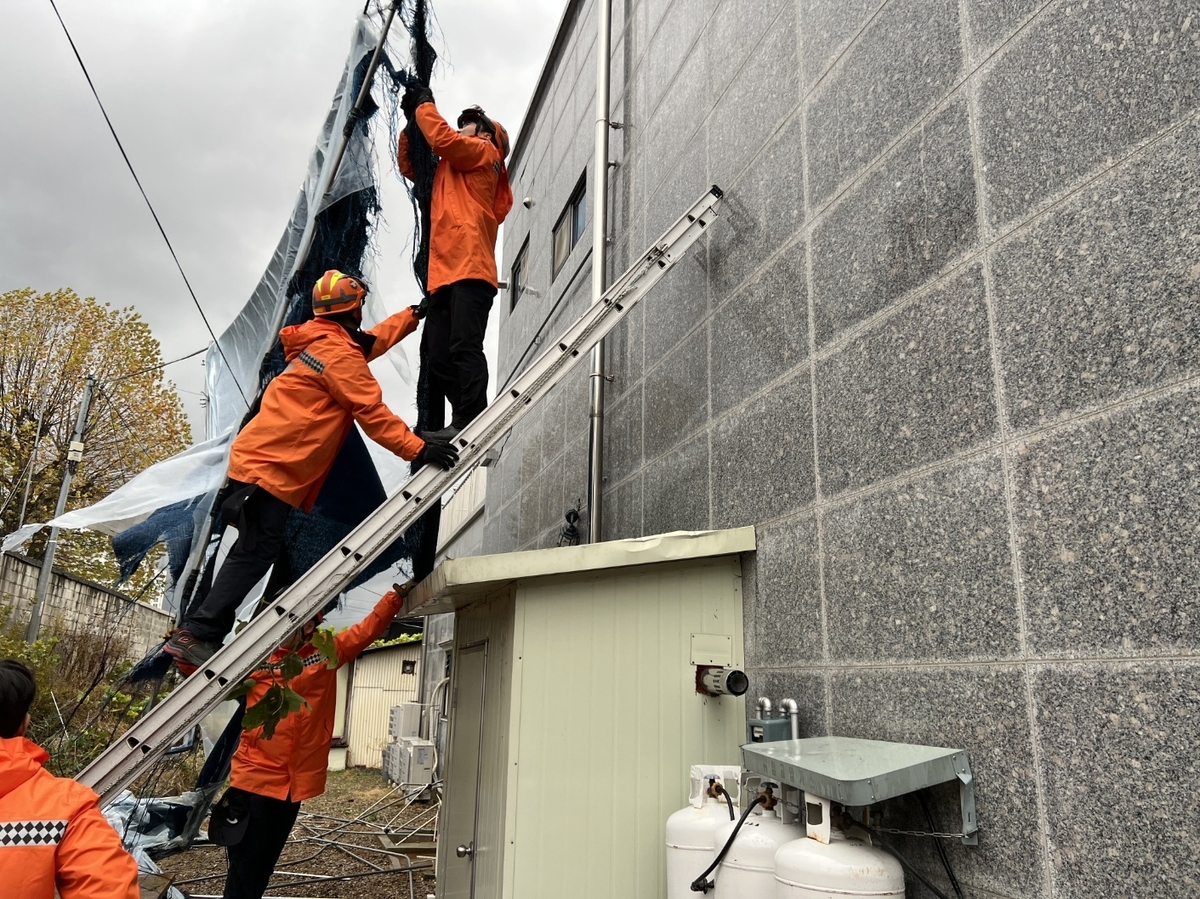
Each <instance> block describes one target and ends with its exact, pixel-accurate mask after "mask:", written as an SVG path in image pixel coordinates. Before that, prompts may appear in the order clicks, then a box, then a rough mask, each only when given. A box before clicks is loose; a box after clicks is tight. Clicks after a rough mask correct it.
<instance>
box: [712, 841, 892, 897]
mask: <svg viewBox="0 0 1200 899" xmlns="http://www.w3.org/2000/svg"><path fill="white" fill-rule="evenodd" d="M719 883H720V882H719V881H718V884H719ZM831 896H836V897H839V899H846V897H853V896H870V897H872V899H904V869H903V868H902V867H901V866H900V862H898V861H897V860H896V859H895V857H894V856H891V855H889V854H888V853H886V852H884V851H883V850H882V849H879V848H877V847H875V846H871V845H869V844H868V843H864V842H862V841H860V840H854V839H849V838H848V837H847V836H846V834H845V833H843V832H842V831H840V830H837V829H833V830H831V831H830V833H829V843H828V844H823V843H818V842H817V841H816V840H815V839H813V838H811V837H804V838H803V839H799V840H793V841H792V842H790V843H785V844H784V845H783V846H780V847H779V851H778V852H777V853H776V854H775V893H774V899H829V897H831Z"/></svg>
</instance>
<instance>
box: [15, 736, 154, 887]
mask: <svg viewBox="0 0 1200 899" xmlns="http://www.w3.org/2000/svg"><path fill="white" fill-rule="evenodd" d="M48 758H50V756H49V754H47V752H46V750H44V749H42V748H41V747H40V746H38V745H37V744H36V743H31V742H30V741H29V740H26V739H25V738H24V737H10V738H8V739H0V894H3V895H4V896H13V897H17V896H19V897H21V899H54V891H55V890H56V889H57V890H58V894H59V896H61V897H62V899H138V895H139V892H138V883H137V878H138V867H137V862H135V861H134V860H133V857H132V856H130V854H129V853H128V852H126V851H125V849H124V847H123V846H122V845H121V838H120V837H119V836H117V832H116V831H115V830H113V829H112V825H111V824H109V823H108V821H107V820H105V818H104V815H102V814H101V813H100V805H99V797H98V796H97V795H96V794H95V793H94V792H92V790H90V789H88V788H87V787H85V786H84V785H83V784H81V783H76V782H75V781H73V780H70V779H68V778H65V777H55V776H54V775H53V774H51V773H50V772H49V771H47V770H45V769H44V768H43V767H42V765H43V764H44V763H45V761H46V760H47V759H48Z"/></svg>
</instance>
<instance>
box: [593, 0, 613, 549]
mask: <svg viewBox="0 0 1200 899" xmlns="http://www.w3.org/2000/svg"><path fill="white" fill-rule="evenodd" d="M596 18H598V19H599V20H600V21H599V31H598V33H597V36H596V150H595V156H594V160H595V161H594V162H593V169H594V171H593V173H592V175H593V187H592V196H593V197H594V200H593V202H592V302H593V303H595V302H596V301H598V300H599V299H600V297H602V296H603V295H604V290H605V287H606V282H607V278H606V274H607V269H608V128H609V122H608V88H609V56H610V55H611V53H612V47H611V44H612V0H599V2H598V3H597V4H596ZM604 381H605V377H604V341H603V340H601V341H600V342H599V343H597V344H596V345H595V346H594V347H592V373H591V375H590V383H591V414H590V417H589V426H588V489H587V504H588V543H599V542H600V539H601V534H602V532H603V527H604V510H603V508H602V502H601V498H600V497H601V494H602V493H603V491H604Z"/></svg>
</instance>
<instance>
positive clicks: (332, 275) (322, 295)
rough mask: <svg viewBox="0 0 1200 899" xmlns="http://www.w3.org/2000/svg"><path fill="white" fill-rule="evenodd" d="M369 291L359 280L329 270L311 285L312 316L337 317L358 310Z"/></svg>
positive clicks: (335, 270) (365, 283)
mask: <svg viewBox="0 0 1200 899" xmlns="http://www.w3.org/2000/svg"><path fill="white" fill-rule="evenodd" d="M370 290H371V288H370V287H369V286H368V285H367V282H366V281H364V280H362V279H361V278H355V277H353V276H352V275H346V274H343V273H342V272H339V271H338V270H337V269H333V268H331V269H330V270H329V271H327V272H326V273H325V274H323V275H322V276H321V280H320V281H318V282H317V283H316V284H314V285H313V294H312V307H313V315H337V314H338V313H339V312H350V311H351V310H353V309H358V308H359V307H360V306H362V304H363V300H365V299H366V298H367V294H368V293H369V292H370Z"/></svg>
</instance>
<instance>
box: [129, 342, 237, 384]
mask: <svg viewBox="0 0 1200 899" xmlns="http://www.w3.org/2000/svg"><path fill="white" fill-rule="evenodd" d="M207 349H208V347H201V348H200V349H198V350H196V351H195V352H193V353H188V354H187V355H186V356H180V357H179V358H178V359H172V360H170V361H169V362H160V363H158V365H151V366H149V367H147V368H139V369H138V370H137V371H131V372H130V373H129V374H127V375H121V377H119V378H109V379H108V383H109V384H116V383H117V382H118V381H127V380H129V379H130V378H136V377H137V376H138V375H144V374H146V372H150V371H158V370H159V369H160V368H166V367H167V366H168V365H174V364H175V363H176V362H184V361H186V360H188V359H191V358H192V357H193V356H199V355H200V354H201V353H203V352H204V351H205V350H207ZM221 355H222V357H224V353H222V354H221ZM226 364H228V362H226ZM192 392H193V391H190V390H185V391H184V393H192Z"/></svg>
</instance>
